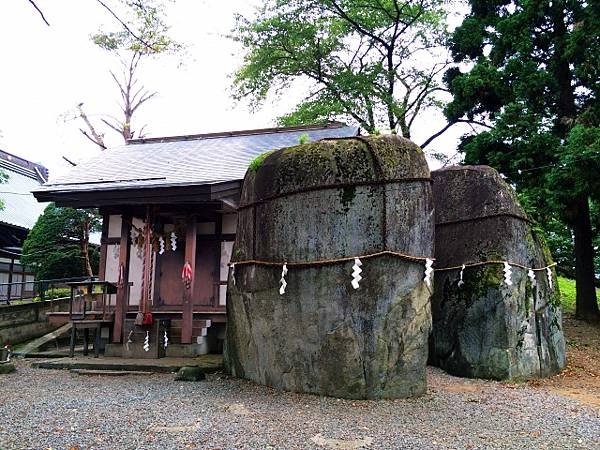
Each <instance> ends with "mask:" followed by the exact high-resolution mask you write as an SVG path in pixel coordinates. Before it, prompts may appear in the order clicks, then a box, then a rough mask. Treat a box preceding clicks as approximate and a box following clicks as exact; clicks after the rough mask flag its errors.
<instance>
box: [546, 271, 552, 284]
mask: <svg viewBox="0 0 600 450" xmlns="http://www.w3.org/2000/svg"><path fill="white" fill-rule="evenodd" d="M546 276H547V277H548V287H550V289H552V288H553V286H552V284H553V280H552V270H551V269H550V267H546Z"/></svg>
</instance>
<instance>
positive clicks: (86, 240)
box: [80, 222, 94, 277]
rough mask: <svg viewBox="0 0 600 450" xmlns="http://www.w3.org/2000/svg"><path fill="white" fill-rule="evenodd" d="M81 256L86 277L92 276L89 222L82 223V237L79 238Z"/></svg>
mask: <svg viewBox="0 0 600 450" xmlns="http://www.w3.org/2000/svg"><path fill="white" fill-rule="evenodd" d="M80 244H81V257H82V258H83V269H84V270H85V273H86V275H87V276H88V277H93V276H94V272H93V270H92V264H91V263H90V252H89V249H90V224H89V222H86V223H84V224H83V238H82V239H81V243H80Z"/></svg>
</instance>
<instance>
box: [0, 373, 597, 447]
mask: <svg viewBox="0 0 600 450" xmlns="http://www.w3.org/2000/svg"><path fill="white" fill-rule="evenodd" d="M429 386H430V387H429V392H428V394H427V395H426V396H424V397H421V398H418V399H411V400H396V401H377V402H376V401H349V400H337V399H332V398H321V397H317V396H311V395H301V394H293V393H283V392H278V391H274V390H272V389H269V388H266V387H262V386H257V385H255V384H252V383H249V382H246V381H242V380H236V379H229V378H224V377H219V376H218V375H213V376H210V377H209V379H208V380H207V381H205V382H199V383H185V382H175V381H173V375H158V374H155V375H151V376H148V375H146V376H138V375H128V376H123V377H99V376H82V375H75V374H71V373H70V372H66V371H52V370H43V369H32V368H30V367H29V365H28V363H27V362H19V363H18V372H17V373H15V374H11V375H2V376H1V377H0V449H2V450H8V449H30V448H31V449H47V448H52V449H84V448H85V449H92V448H94V449H100V448H102V449H173V448H206V449H225V448H227V449H242V448H252V449H255V448H261V449H265V448H284V449H296V448H298V449H306V448H316V449H328V448H330V449H355V448H374V449H375V448H391V449H434V448H435V449H455V448H460V449H484V448H485V449H496V448H502V449H507V448H510V449H531V448H536V449H537V448H548V449H600V410H598V409H595V408H593V407H591V406H586V405H583V404H581V403H578V402H577V401H575V400H573V399H569V398H566V397H562V396H559V395H556V394H552V393H551V392H550V391H548V390H546V389H545V388H536V387H531V386H527V385H509V384H503V383H497V382H489V381H481V380H464V379H460V378H454V377H451V376H448V375H446V374H444V373H443V372H441V371H440V370H437V369H433V368H430V369H429Z"/></svg>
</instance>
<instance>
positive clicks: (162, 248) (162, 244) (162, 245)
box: [158, 236, 165, 255]
mask: <svg viewBox="0 0 600 450" xmlns="http://www.w3.org/2000/svg"><path fill="white" fill-rule="evenodd" d="M158 245H159V247H160V248H159V250H158V254H159V255H162V254H163V253H164V252H165V240H164V238H163V237H162V236H161V237H159V238H158Z"/></svg>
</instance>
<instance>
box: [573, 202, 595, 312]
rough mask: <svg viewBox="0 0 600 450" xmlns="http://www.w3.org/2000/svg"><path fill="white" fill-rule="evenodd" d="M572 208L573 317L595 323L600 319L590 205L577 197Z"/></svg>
mask: <svg viewBox="0 0 600 450" xmlns="http://www.w3.org/2000/svg"><path fill="white" fill-rule="evenodd" d="M573 206H574V208H573V210H574V211H573V212H574V215H573V221H572V226H573V234H574V235H575V282H576V290H577V300H576V306H575V315H576V317H577V318H578V319H582V320H586V321H596V320H599V319H600V310H599V309H598V300H597V298H596V286H595V284H594V279H595V273H594V247H593V244H592V224H591V221H590V205H589V202H588V198H587V197H579V198H577V199H576V200H575V202H574V205H573Z"/></svg>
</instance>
